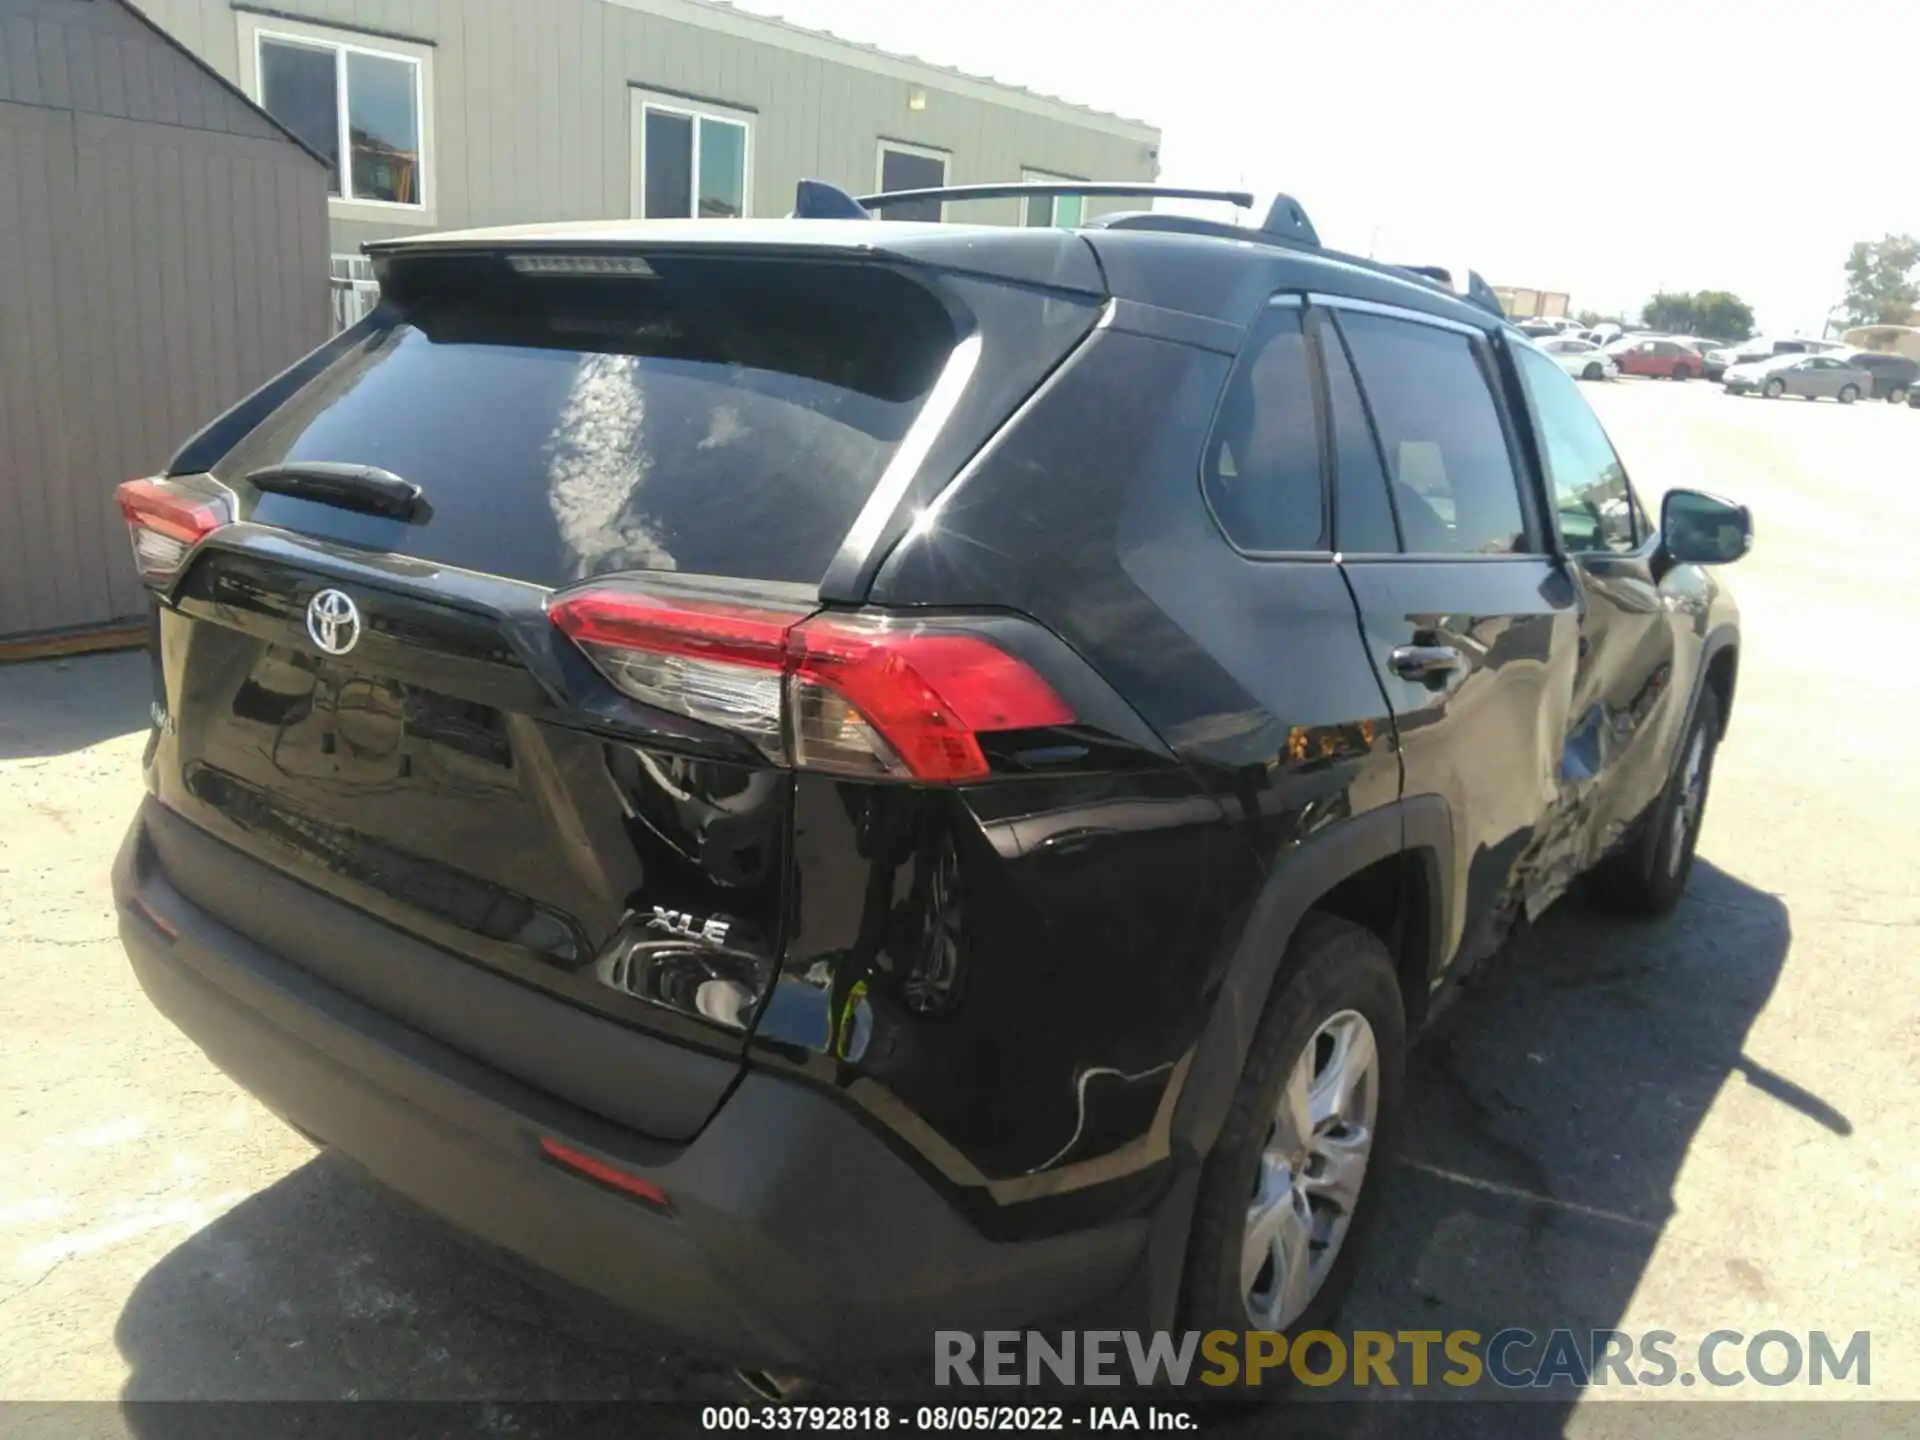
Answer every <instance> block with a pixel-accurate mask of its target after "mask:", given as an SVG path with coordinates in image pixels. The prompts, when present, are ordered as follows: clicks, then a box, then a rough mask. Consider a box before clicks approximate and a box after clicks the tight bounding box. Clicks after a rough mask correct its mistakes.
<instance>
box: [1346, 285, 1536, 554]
mask: <svg viewBox="0 0 1920 1440" xmlns="http://www.w3.org/2000/svg"><path fill="white" fill-rule="evenodd" d="M1340 328H1341V330H1342V331H1343V332H1344V333H1345V334H1346V337H1347V344H1348V348H1349V349H1350V350H1351V351H1352V354H1353V363H1354V366H1355V369H1356V370H1357V371H1358V372H1359V379H1360V385H1361V387H1362V389H1363V390H1364V391H1365V392H1366V396H1367V401H1368V403H1369V405H1370V406H1371V407H1372V411H1373V422H1374V425H1375V427H1376V428H1377V429H1378V431H1379V433H1380V447H1381V449H1382V451H1383V452H1384V453H1385V458H1386V463H1387V478H1388V480H1389V482H1390V484H1391V488H1392V491H1393V502H1394V509H1395V511H1396V512H1397V513H1398V514H1399V517H1400V533H1401V536H1402V538H1403V539H1404V540H1405V544H1406V549H1407V550H1408V551H1409V552H1410V553H1412V554H1416V555H1420V554H1425V555H1436V554H1437V555H1509V554H1515V553H1520V552H1524V551H1526V550H1527V549H1528V548H1529V547H1528V545H1527V535H1526V522H1525V520H1524V519H1523V518H1522V517H1521V511H1520V490H1519V485H1518V482H1517V481H1516V480H1515V478H1514V473H1513V457H1512V455H1511V454H1509V453H1508V450H1507V436H1506V431H1505V430H1504V429H1503V428H1502V426H1501V424H1500V413H1499V411H1498V410H1496V409H1495V408H1494V403H1493V394H1492V392H1491V391H1489V390H1488V388H1487V378H1486V374H1485V372H1484V371H1482V369H1481V368H1480V361H1479V358H1478V357H1477V356H1476V355H1475V354H1474V349H1473V344H1472V342H1471V341H1470V340H1468V338H1467V337H1466V336H1464V335H1462V334H1459V333H1458V332H1456V331H1453V330H1443V329H1440V328H1439V327H1438V326H1433V325H1422V324H1419V323H1418V322H1415V321H1411V320H1396V319H1391V318H1388V317H1386V316H1380V315H1371V314H1367V313H1365V312H1362V311H1342V312H1341V314H1340Z"/></svg>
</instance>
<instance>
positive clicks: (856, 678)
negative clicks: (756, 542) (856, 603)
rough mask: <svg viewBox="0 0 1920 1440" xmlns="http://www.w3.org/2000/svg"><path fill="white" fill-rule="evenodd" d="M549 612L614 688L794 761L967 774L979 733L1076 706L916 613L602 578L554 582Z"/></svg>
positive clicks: (1049, 722) (985, 769)
mask: <svg viewBox="0 0 1920 1440" xmlns="http://www.w3.org/2000/svg"><path fill="white" fill-rule="evenodd" d="M549 613H550V615H551V617H552V619H553V622H554V624H556V625H557V626H559V628H560V629H561V630H562V631H564V632H565V633H566V634H567V635H569V636H571V637H572V639H573V640H574V641H575V643H577V644H578V645H579V646H580V648H581V649H582V650H583V651H584V652H585V653H586V655H587V658H588V659H589V660H591V661H592V662H593V664H594V666H595V668H597V669H598V670H599V671H600V673H601V674H603V675H604V676H606V677H607V679H608V680H609V681H611V682H612V683H613V685H614V686H615V687H616V688H618V689H619V690H621V691H622V692H624V693H625V694H628V695H631V696H632V697H633V698H634V699H636V700H640V701H643V702H645V703H646V704H649V705H655V706H659V707H660V708H662V709H666V710H671V711H673V712H675V713H676V714H681V715H686V716H688V717H690V718H692V719H695V720H701V721H705V722H707V723H709V724H713V725H719V726H722V727H724V728H726V729H728V730H731V731H733V732H734V733H736V734H739V735H742V736H744V737H745V738H746V739H748V740H750V741H751V742H752V743H753V744H754V745H755V746H756V747H757V748H758V749H759V750H760V751H761V753H762V754H764V755H766V756H767V758H768V759H770V760H772V761H774V762H775V763H777V764H792V765H794V766H797V767H799V768H801V769H806V770H824V771H830V772H833V773H836V774H841V775H866V776H875V777H883V778H885V777H892V778H897V779H910V780H919V781H927V782H933V783H945V784H953V783H957V782H960V781H965V780H977V779H980V778H982V777H984V776H986V775H987V774H989V773H991V767H990V766H989V765H988V763H987V758H986V755H985V753H984V752H983V751H982V749H981V747H980V740H979V737H980V736H981V735H985V734H990V733H992V732H994V731H1003V730H1027V729H1034V728H1037V727H1042V726H1054V725H1067V724H1071V723H1073V721H1074V718H1075V717H1074V713H1073V711H1072V709H1071V708H1070V707H1069V706H1068V705H1067V703H1066V702H1065V701H1064V700H1062V699H1061V698H1060V696H1059V695H1058V694H1056V693H1055V691H1054V689H1053V687H1052V686H1050V685H1049V684H1048V683H1047V682H1046V681H1045V680H1044V679H1042V678H1041V676H1040V675H1039V674H1038V673H1037V672H1036V671H1034V670H1033V669H1032V668H1031V667H1030V666H1029V665H1027V664H1026V662H1024V661H1023V660H1021V659H1019V658H1018V657H1016V656H1014V655H1010V654H1008V653H1007V652H1006V651H1005V650H1002V649H1000V648H999V647H998V646H996V645H994V644H992V643H991V642H989V641H987V640H985V639H983V638H981V637H980V636H978V635H972V634H967V633H964V632H962V631H957V630H954V629H952V628H950V627H942V626H939V625H935V624H931V623H928V622H924V621H904V622H903V621H895V620H887V619H875V618H873V617H869V616H856V615H834V614H820V615H814V616H812V617H811V618H803V614H802V612H796V611H785V612H783V611H779V610H773V609H758V608H747V607H741V606H732V605H724V604H717V603H711V602H708V601H705V600H697V599H679V598H666V597H662V596H658V595H649V594H641V593H638V592H634V591H626V590H613V589H595V590H586V591H577V592H575V593H573V594H570V595H566V596H562V597H560V598H559V599H556V600H555V601H554V602H553V604H552V606H551V607H550V610H549Z"/></svg>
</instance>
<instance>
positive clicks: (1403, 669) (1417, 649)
mask: <svg viewBox="0 0 1920 1440" xmlns="http://www.w3.org/2000/svg"><path fill="white" fill-rule="evenodd" d="M1387 663H1388V664H1389V665H1391V666H1392V667H1393V673H1394V674H1396V675H1398V676H1399V677H1400V678H1401V679H1402V680H1416V681H1418V682H1420V683H1421V684H1422V685H1428V686H1431V687H1433V688H1434V689H1439V688H1440V687H1441V686H1443V685H1450V684H1452V683H1453V682H1454V681H1455V680H1456V679H1457V678H1458V677H1460V676H1462V675H1464V674H1465V673H1466V670H1467V657H1466V656H1464V655H1462V654H1461V653H1460V652H1459V651H1458V650H1456V649H1454V648H1453V646H1451V645H1396V646H1395V647H1394V649H1393V653H1392V654H1391V655H1389V656H1388V657H1387Z"/></svg>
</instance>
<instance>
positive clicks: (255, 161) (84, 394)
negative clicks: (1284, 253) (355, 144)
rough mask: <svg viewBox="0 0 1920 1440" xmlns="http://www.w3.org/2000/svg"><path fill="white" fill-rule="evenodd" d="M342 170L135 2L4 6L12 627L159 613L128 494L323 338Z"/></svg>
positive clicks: (0, 200) (4, 342)
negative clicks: (128, 513) (131, 482)
mask: <svg viewBox="0 0 1920 1440" xmlns="http://www.w3.org/2000/svg"><path fill="white" fill-rule="evenodd" d="M327 254H328V238H327V196H326V174H325V171H324V170H323V169H322V168H321V166H320V165H319V164H318V163H317V162H316V161H314V160H313V158H312V157H311V156H309V155H308V154H307V153H306V152H305V151H304V150H302V149H301V148H300V147H299V146H297V145H296V144H294V143H293V142H292V141H290V140H289V139H287V138H286V137H285V136H284V135H283V134H282V133H281V132H280V130H279V129H278V128H277V127H276V126H274V125H273V124H272V123H271V122H270V121H268V120H267V119H266V118H265V117H264V116H262V115H261V114H259V112H257V111H256V110H254V109H253V108H252V107H251V106H250V105H248V104H247V103H246V102H245V100H243V99H242V98H241V97H240V96H239V95H237V94H235V93H233V92H232V91H231V90H230V89H229V88H228V87H227V86H226V85H225V84H223V83H222V82H221V81H220V80H219V79H218V78H217V77H216V76H214V75H212V74H210V73H208V72H207V71H206V70H205V69H203V68H202V67H201V66H199V65H198V64H197V63H196V62H195V61H194V60H193V59H192V58H191V57H190V56H188V55H186V54H185V53H184V52H182V51H181V50H179V49H177V48H176V47H174V46H173V45H171V44H169V43H168V42H167V41H166V40H165V39H164V38H162V37H161V36H160V35H159V34H157V33H156V32H155V31H153V30H152V29H151V28H149V27H148V26H147V25H146V24H145V23H144V22H143V21H142V20H141V19H140V18H138V17H137V16H136V15H134V14H132V13H131V12H129V11H128V10H127V9H125V8H124V7H122V6H121V5H120V4H119V3H117V0H0V636H17V635H21V634H32V633H37V632H41V631H50V630H62V629H71V628H78V627H83V626H90V625H98V624H103V623H107V622H110V621H113V620H116V619H120V618H124V617H129V616H133V615H136V614H138V613H139V612H140V610H141V609H142V603H143V602H142V596H141V593H140V589H139V584H138V582H137V580H136V579H135V578H134V573H133V566H132V562H131V560H130V559H129V554H128V546H127V539H126V530H125V527H124V526H123V525H122V524H121V521H120V517H119V515H118V512H117V511H115V509H114V507H113V502H112V495H113V487H114V486H115V485H116V484H118V483H119V482H120V481H122V480H125V479H127V478H129V477H131V476H135V475H144V474H149V473H151V472H152V471H154V470H155V469H157V468H158V467H159V466H160V465H162V464H163V463H164V462H165V461H166V459H167V457H168V456H169V455H170V454H171V453H172V452H173V450H174V448H175V447H176V446H177V445H178V444H179V442H180V441H182V440H183V439H185V438H186V437H187V436H188V435H190V434H191V433H192V432H193V431H194V430H196V429H197V428H199V426H200V425H201V424H202V423H204V422H205V421H206V420H208V419H210V418H212V416H214V415H215V414H217V413H218V412H219V411H221V410H223V409H224V408H226V407H227V406H228V405H230V404H232V403H233V402H234V401H235V400H237V399H239V398H240V397H241V396H242V395H245V394H246V393H247V392H248V391H249V390H251V389H253V388H254V387H255V386H257V385H259V384H260V383H261V382H262V381H264V380H266V379H267V378H268V377H269V376H271V375H273V374H274V373H276V372H277V371H279V370H281V369H283V368H284V367H285V366H287V365H288V364H290V363H291V362H292V361H294V360H295V359H297V358H298V357H299V356H301V355H302V354H304V353H305V352H306V351H308V350H310V349H312V348H313V347H314V346H315V345H318V344H319V343H321V341H323V340H324V339H325V338H326V336H327V333H328V330H329V328H330V327H329V319H328V314H329V312H328V299H327Z"/></svg>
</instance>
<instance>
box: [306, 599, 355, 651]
mask: <svg viewBox="0 0 1920 1440" xmlns="http://www.w3.org/2000/svg"><path fill="white" fill-rule="evenodd" d="M307 634H308V635H310V636H312V637H313V643H314V644H316V645H318V646H319V647H320V648H321V649H322V650H324V651H326V652H327V654H329V655H344V654H346V653H347V652H348V651H349V650H351V649H353V647H354V646H355V645H358V644H359V643H360V607H359V606H357V605H355V604H354V603H353V597H352V596H351V595H348V594H346V593H345V592H343V591H340V590H322V591H321V592H320V593H319V594H318V595H315V596H314V597H313V599H311V600H309V601H308V602H307Z"/></svg>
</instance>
